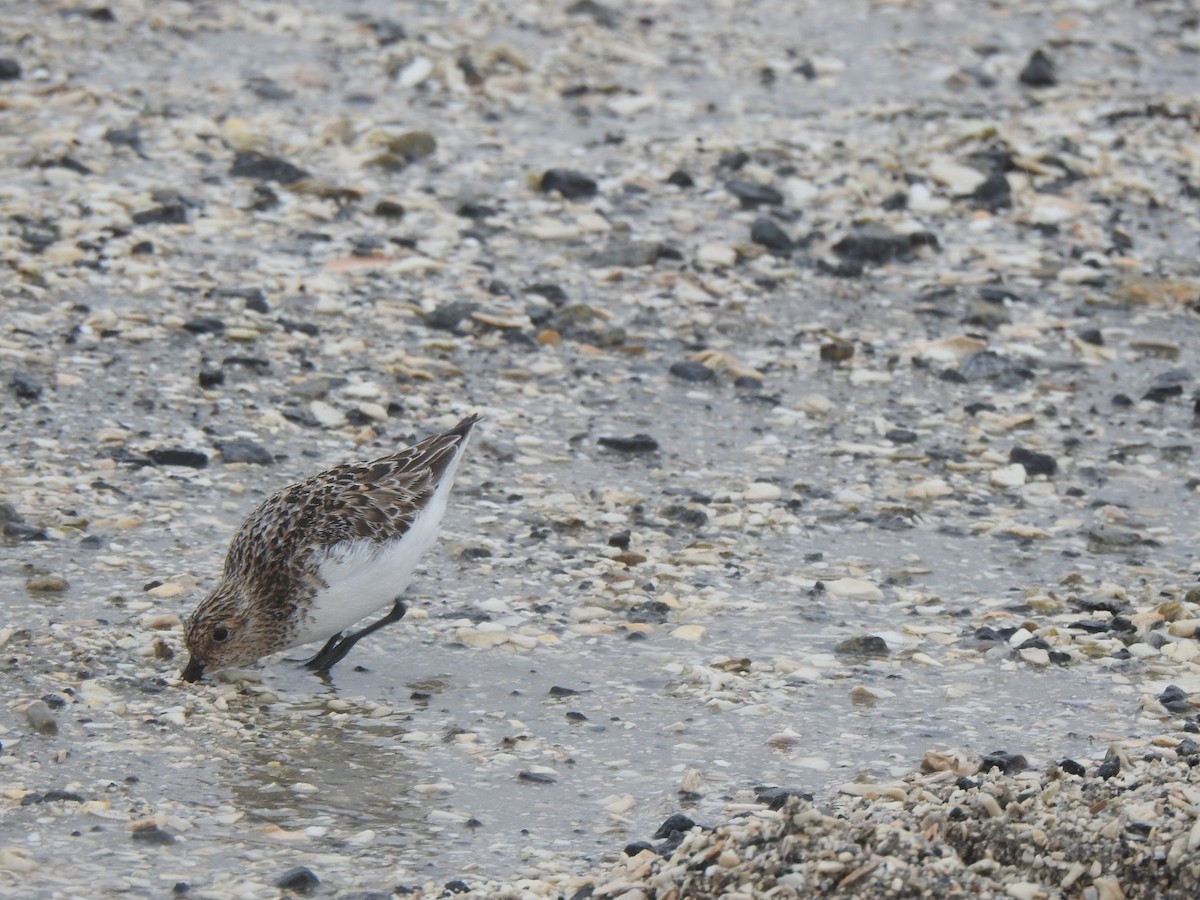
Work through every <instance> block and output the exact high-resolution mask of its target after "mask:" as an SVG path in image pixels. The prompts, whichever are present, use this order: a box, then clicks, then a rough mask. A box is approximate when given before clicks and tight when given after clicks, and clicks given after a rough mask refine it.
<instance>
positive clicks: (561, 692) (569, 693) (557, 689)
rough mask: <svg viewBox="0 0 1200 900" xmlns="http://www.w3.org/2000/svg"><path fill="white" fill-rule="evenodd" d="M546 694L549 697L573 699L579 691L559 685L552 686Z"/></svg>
mask: <svg viewBox="0 0 1200 900" xmlns="http://www.w3.org/2000/svg"><path fill="white" fill-rule="evenodd" d="M548 693H549V694H550V696H551V697H575V696H577V695H578V694H579V691H577V690H575V688H569V687H563V686H562V685H560V684H552V685H550V690H549V691H548Z"/></svg>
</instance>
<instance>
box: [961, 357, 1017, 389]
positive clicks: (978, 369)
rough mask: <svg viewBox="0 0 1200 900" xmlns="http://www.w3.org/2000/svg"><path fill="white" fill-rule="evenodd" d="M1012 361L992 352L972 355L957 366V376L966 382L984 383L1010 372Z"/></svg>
mask: <svg viewBox="0 0 1200 900" xmlns="http://www.w3.org/2000/svg"><path fill="white" fill-rule="evenodd" d="M1012 369H1013V364H1012V360H1010V359H1008V358H1007V357H1005V356H1001V355H1000V354H999V353H997V352H996V351H994V350H980V351H979V352H978V353H972V354H971V355H970V356H968V357H966V358H965V359H964V360H963V361H962V362H961V363H959V364H958V374H960V375H961V376H962V377H963V378H964V379H965V380H966V381H986V380H987V379H989V378H998V377H1000V376H1001V375H1005V374H1007V373H1009V372H1011V371H1012Z"/></svg>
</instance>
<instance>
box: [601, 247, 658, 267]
mask: <svg viewBox="0 0 1200 900" xmlns="http://www.w3.org/2000/svg"><path fill="white" fill-rule="evenodd" d="M661 255H662V246H661V245H660V244H658V243H657V242H655V241H614V242H611V243H609V244H608V246H606V247H604V248H603V249H601V250H597V251H596V252H595V253H591V254H589V255H588V257H587V264H588V265H589V266H592V267H593V268H602V267H605V266H617V267H619V268H625V269H635V268H637V267H638V266H652V265H654V263H655V262H657V260H658V258H659V256H661Z"/></svg>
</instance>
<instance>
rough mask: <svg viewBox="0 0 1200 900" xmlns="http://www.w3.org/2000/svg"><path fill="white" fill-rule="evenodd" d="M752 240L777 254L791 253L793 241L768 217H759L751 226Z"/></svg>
mask: <svg viewBox="0 0 1200 900" xmlns="http://www.w3.org/2000/svg"><path fill="white" fill-rule="evenodd" d="M750 240H751V241H753V242H754V243H756V244H761V245H762V246H764V247H766V248H767V249H768V250H771V251H774V252H775V253H790V252H791V249H792V239H791V237H789V236H788V233H787V232H786V231H784V230H783V228H782V227H780V225H779V223H778V222H776V221H775V220H774V219H770V218H768V217H767V216H759V217H758V218H757V219H755V220H754V224H753V225H751V226H750Z"/></svg>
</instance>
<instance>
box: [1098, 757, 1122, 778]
mask: <svg viewBox="0 0 1200 900" xmlns="http://www.w3.org/2000/svg"><path fill="white" fill-rule="evenodd" d="M1120 771H1121V757H1119V756H1112V757H1109V758H1108V759H1106V760H1105V761H1104V762H1102V763H1101V764H1100V767H1099V768H1098V769H1096V774H1097V775H1098V776H1100V777H1101V778H1103V779H1104V780H1105V781H1108V779H1110V778H1112V777H1113V776H1114V775H1116V774H1117V773H1118V772H1120Z"/></svg>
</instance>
